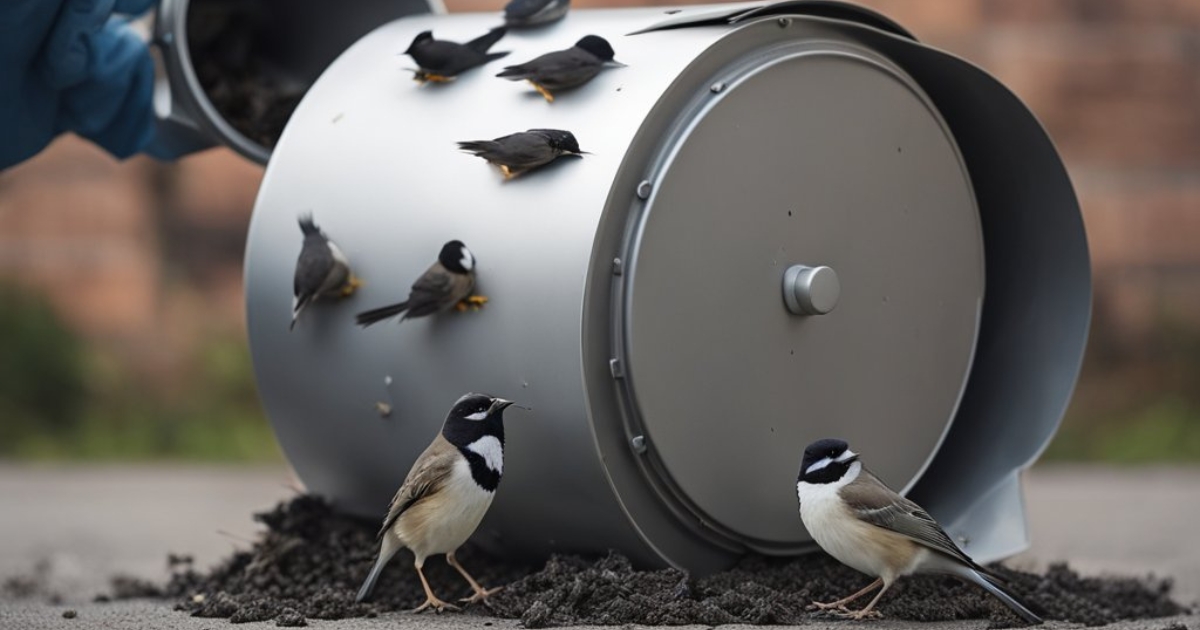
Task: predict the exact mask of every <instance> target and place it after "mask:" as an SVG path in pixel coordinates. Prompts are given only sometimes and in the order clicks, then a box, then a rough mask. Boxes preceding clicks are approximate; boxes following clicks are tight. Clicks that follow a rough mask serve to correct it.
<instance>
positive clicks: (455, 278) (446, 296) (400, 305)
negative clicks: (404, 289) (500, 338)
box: [354, 241, 488, 328]
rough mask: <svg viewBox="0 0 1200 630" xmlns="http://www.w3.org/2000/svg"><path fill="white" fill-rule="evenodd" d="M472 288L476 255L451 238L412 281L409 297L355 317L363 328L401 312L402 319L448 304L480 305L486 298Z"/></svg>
mask: <svg viewBox="0 0 1200 630" xmlns="http://www.w3.org/2000/svg"><path fill="white" fill-rule="evenodd" d="M473 290H475V255H474V254H472V253H471V250H469V249H467V246H466V245H463V243H462V241H450V242H449V243H446V244H445V245H443V246H442V251H441V252H439V253H438V259H437V262H435V263H433V264H432V265H430V266H429V269H426V270H425V273H423V274H421V277H420V278H417V281H416V282H414V283H413V285H412V290H411V291H410V292H409V294H408V299H407V300H405V301H403V302H397V303H396V304H389V305H387V306H381V307H379V308H376V309H371V310H369V311H363V312H362V313H359V314H358V315H357V316H355V318H354V319H355V321H356V322H357V323H358V325H359V326H363V327H364V328H365V327H367V326H370V325H371V324H374V323H376V322H381V321H383V320H385V319H389V318H391V317H395V316H397V315H399V314H401V313H403V314H404V317H402V318H400V319H401V321H403V320H406V319H411V318H413V317H425V316H426V315H432V314H434V313H438V312H441V311H446V310H449V309H451V308H458V310H460V311H463V310H466V309H467V307H468V305H470V306H476V307H479V306H482V305H483V304H485V303H487V301H488V300H487V298H486V297H484V296H482V295H471V291H473Z"/></svg>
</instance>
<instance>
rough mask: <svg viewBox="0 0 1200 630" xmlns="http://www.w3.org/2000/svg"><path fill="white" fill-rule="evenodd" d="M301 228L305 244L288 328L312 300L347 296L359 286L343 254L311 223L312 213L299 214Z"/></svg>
mask: <svg viewBox="0 0 1200 630" xmlns="http://www.w3.org/2000/svg"><path fill="white" fill-rule="evenodd" d="M300 231H301V232H302V233H303V234H304V244H303V245H301V247H300V256H299V257H298V258H297V259H296V273H295V275H294V276H293V279H292V295H293V296H294V297H293V300H292V323H291V324H289V325H288V330H291V329H293V328H295V327H296V320H297V319H299V317H300V312H301V311H303V310H304V308H305V307H306V306H308V305H309V304H311V303H312V302H313V300H316V299H317V298H321V297H346V296H349V295H351V294H353V293H354V291H355V290H356V289H358V287H359V286H361V285H362V282H361V281H360V280H359V279H358V278H356V277H354V274H353V273H352V272H351V271H350V262H349V261H348V260H346V255H345V254H343V253H342V250H341V249H339V248H338V246H337V244H336V243H334V242H333V241H331V240H329V237H328V236H326V235H325V233H324V232H322V231H321V228H318V227H317V224H316V223H313V218H312V215H304V216H301V217H300Z"/></svg>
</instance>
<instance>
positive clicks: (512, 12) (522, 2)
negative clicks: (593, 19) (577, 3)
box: [504, 0, 571, 28]
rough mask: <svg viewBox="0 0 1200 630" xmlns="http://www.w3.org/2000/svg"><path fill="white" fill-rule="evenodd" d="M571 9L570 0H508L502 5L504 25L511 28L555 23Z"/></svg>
mask: <svg viewBox="0 0 1200 630" xmlns="http://www.w3.org/2000/svg"><path fill="white" fill-rule="evenodd" d="M570 9H571V0H509V3H508V4H506V5H504V25H505V26H509V27H512V28H529V27H533V26H545V25H546V24H549V23H551V22H557V21H558V20H561V19H563V18H564V17H566V15H567V11H569V10H570Z"/></svg>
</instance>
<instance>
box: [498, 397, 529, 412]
mask: <svg viewBox="0 0 1200 630" xmlns="http://www.w3.org/2000/svg"><path fill="white" fill-rule="evenodd" d="M514 404H516V403H514V402H513V401H511V400H505V399H503V398H494V399H492V411H493V412H495V411H504V410H505V409H508V408H509V407H511V406H513V405H514ZM517 406H518V407H520V408H521V409H524V407H521V406H520V405H517Z"/></svg>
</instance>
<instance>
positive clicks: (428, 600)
mask: <svg viewBox="0 0 1200 630" xmlns="http://www.w3.org/2000/svg"><path fill="white" fill-rule="evenodd" d="M423 564H424V563H414V564H413V566H414V567H416V569H417V575H419V576H421V586H423V587H425V603H424V604H421V605H420V606H417V607H416V608H414V609H413V612H414V613H419V612H424V611H425V610H427V609H429V608H433V609H434V610H436V611H438V612H442V611H443V610H446V609H447V608H449V609H450V610H459V607H458V606H455V605H454V604H449V603H446V602H444V601H442V600H440V599H438V598H437V595H434V594H433V589H431V588H429V581H428V580H426V579H425V572H424V571H422V570H421V567H422V565H423Z"/></svg>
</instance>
